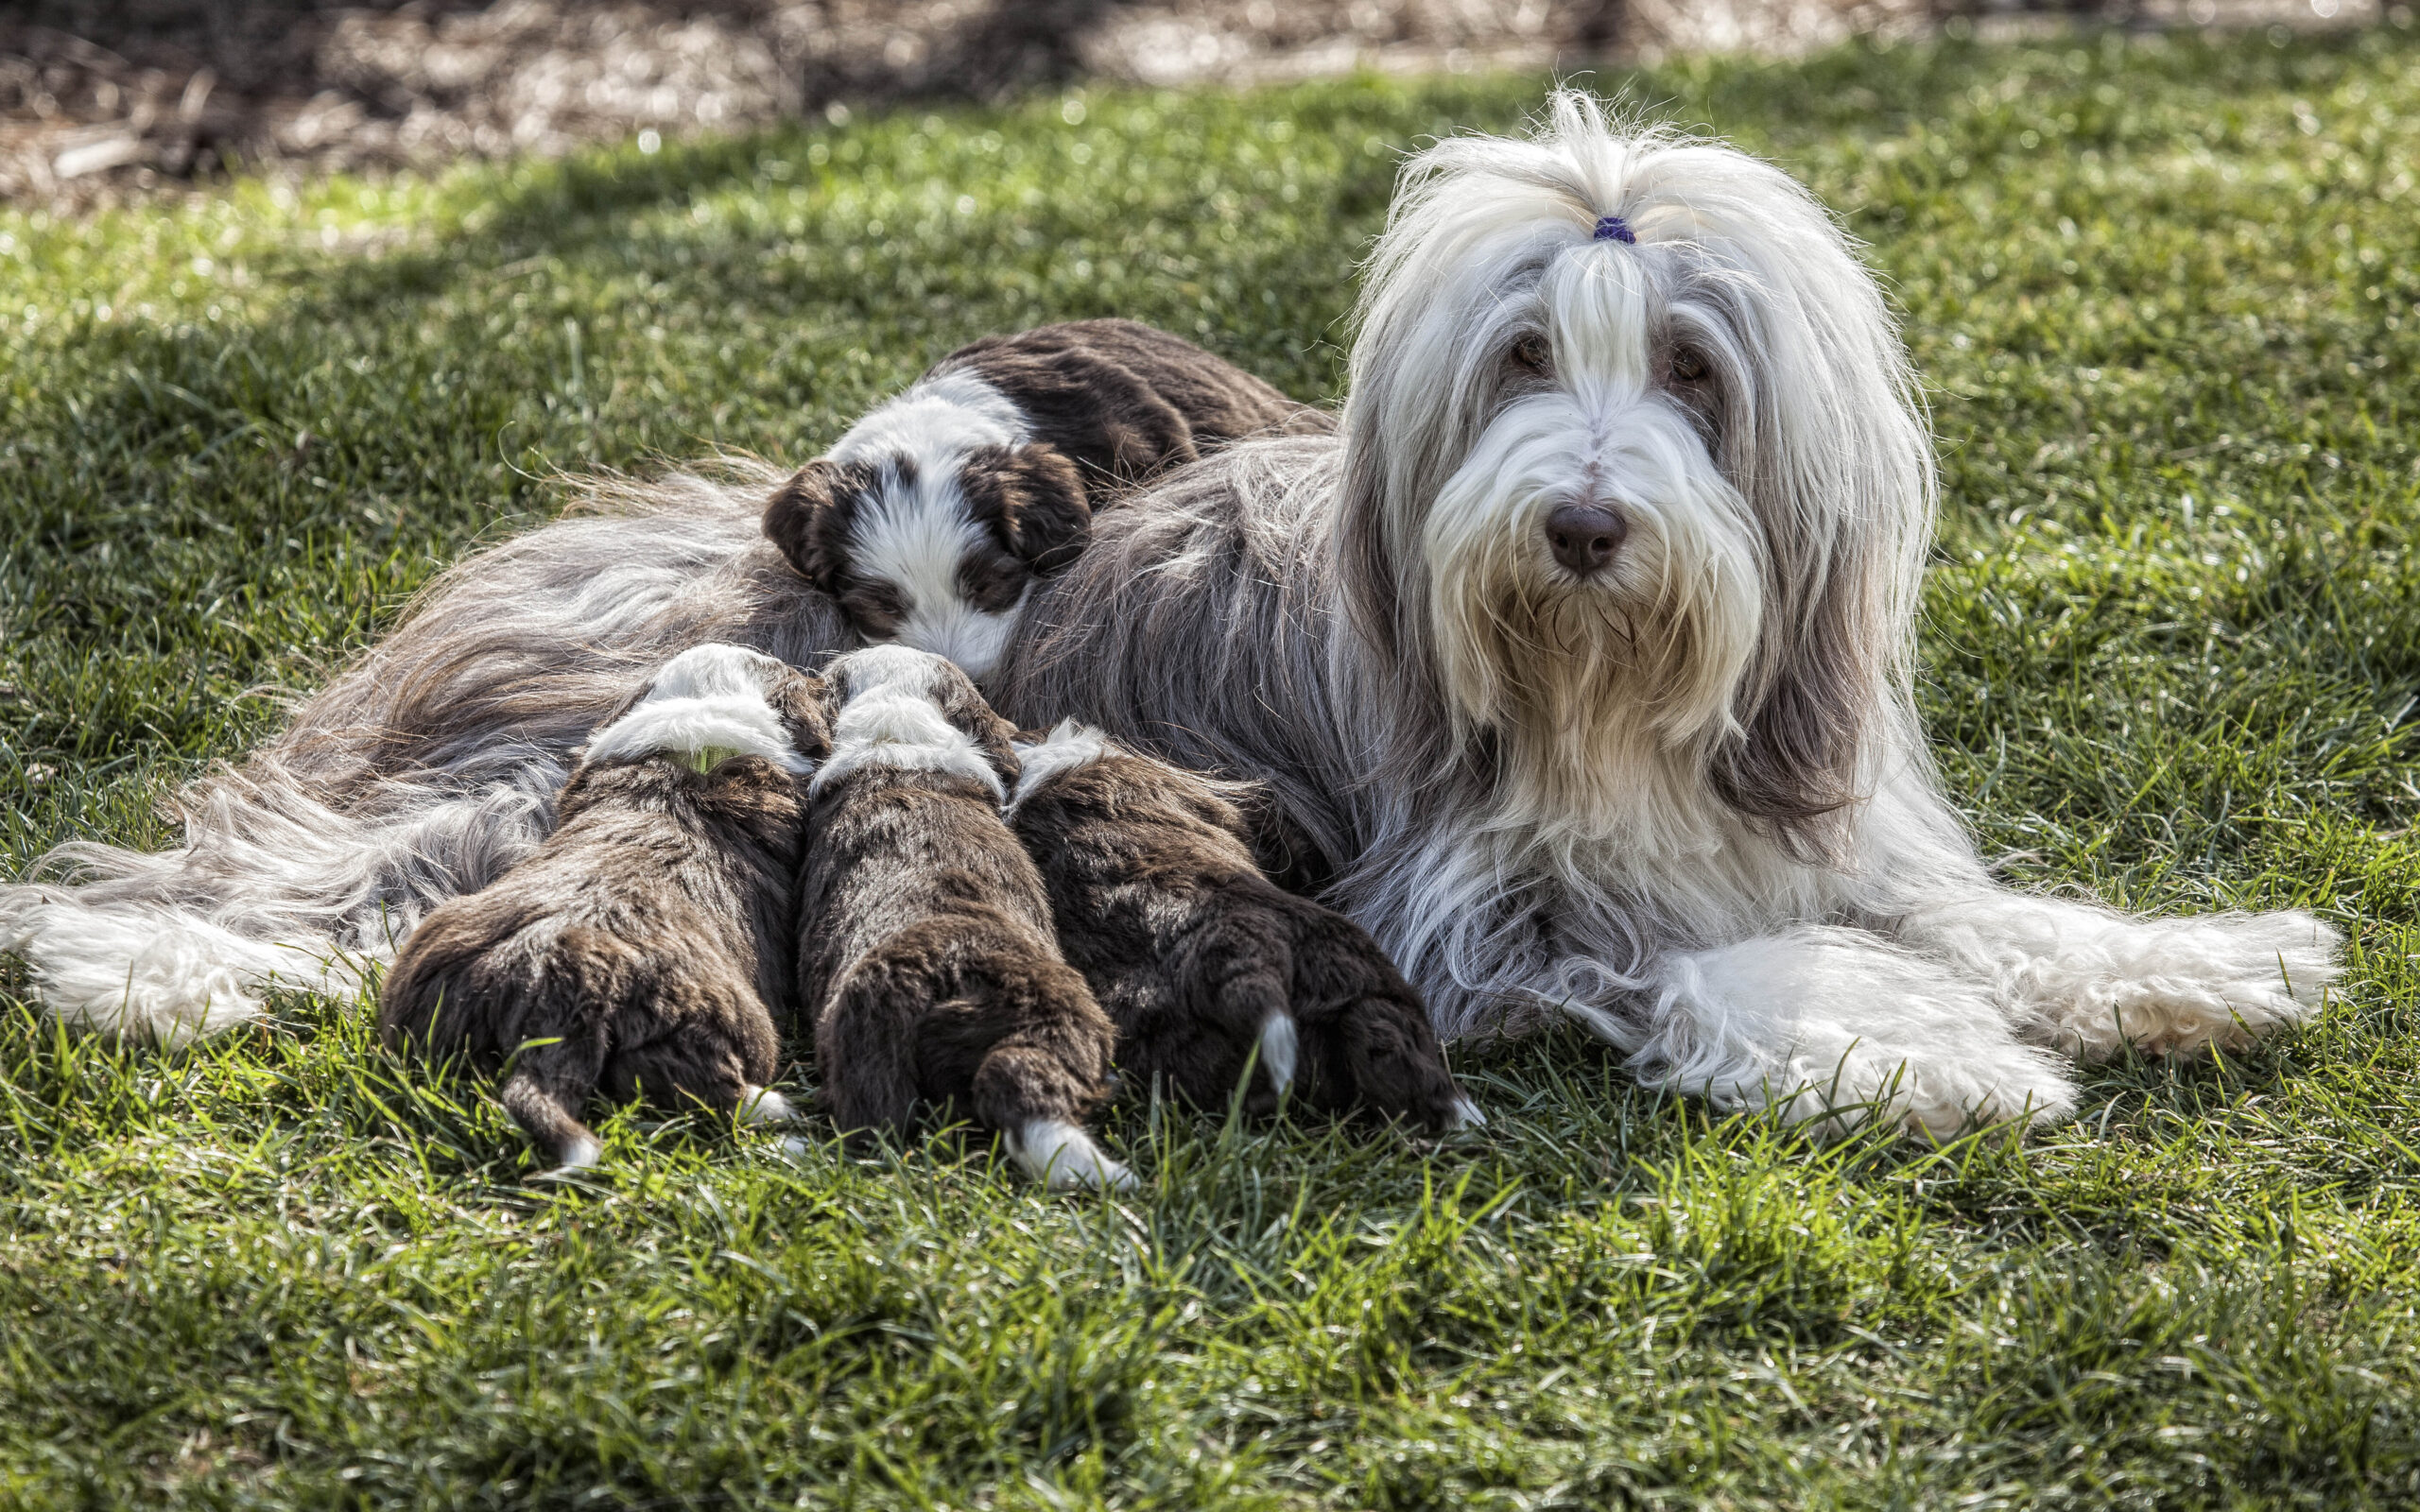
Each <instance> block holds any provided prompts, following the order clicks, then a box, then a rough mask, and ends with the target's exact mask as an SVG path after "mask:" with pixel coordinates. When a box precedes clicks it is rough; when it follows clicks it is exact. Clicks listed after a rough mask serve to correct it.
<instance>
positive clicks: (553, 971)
mask: <svg viewBox="0 0 2420 1512" xmlns="http://www.w3.org/2000/svg"><path fill="white" fill-rule="evenodd" d="M819 691H820V689H819V685H818V683H817V682H816V680H815V679H812V678H809V677H806V676H805V675H804V674H802V673H799V672H797V671H795V670H793V669H792V668H790V667H789V666H787V664H785V663H783V662H778V661H776V660H774V659H773V658H771V657H769V656H764V655H761V654H759V653H757V652H754V651H749V650H744V649H742V648H740V647H738V646H735V645H720V644H709V645H701V646H698V647H696V648H694V649H692V650H688V651H684V652H683V653H682V654H681V655H679V656H677V657H675V658H673V659H672V660H671V661H670V662H666V664H665V665H664V667H663V669H662V670H661V671H660V672H658V673H657V674H656V676H655V677H654V679H652V680H651V681H650V682H649V683H648V686H646V687H645V688H643V689H642V690H640V692H639V693H638V694H637V695H636V696H633V697H632V698H631V701H630V703H629V704H628V705H626V707H625V710H624V712H623V713H620V714H618V715H616V716H615V717H614V718H612V719H610V720H608V721H607V722H606V723H605V724H604V725H603V726H602V727H600V728H599V729H598V730H596V734H595V735H594V736H592V737H591V739H590V740H589V742H588V745H587V747H586V749H585V750H584V751H583V752H582V753H581V756H580V759H579V765H577V766H575V767H574V768H573V770H572V774H571V779H570V781H569V782H566V783H565V784H564V786H563V790H562V797H561V798H559V799H557V800H556V812H557V815H558V817H559V823H558V827H557V828H556V830H555V832H554V833H553V835H552V836H551V837H550V838H548V839H547V840H546V841H545V842H544V844H543V845H541V846H540V847H539V848H538V851H537V852H536V853H535V854H533V855H531V856H530V857H529V858H528V859H527V860H525V861H523V862H522V863H521V864H520V865H519V866H517V867H515V868H512V869H511V870H510V871H509V872H507V873H505V875H504V876H503V877H501V878H499V879H498V880H497V881H496V882H494V883H493V885H489V886H488V887H486V888H484V889H483V890H481V891H478V892H475V893H471V894H467V895H465V896H462V897H458V898H455V899H452V900H450V901H448V902H444V903H441V904H440V905H439V906H438V907H437V908H436V909H435V910H434V911H433V912H431V913H430V914H429V916H428V918H427V919H426V920H424V921H423V923H422V924H421V926H420V927H419V928H418V929H417V930H415V931H413V932H412V934H411V936H409V937H408V938H407V939H406V941H405V942H404V946H403V949H402V951H401V953H400V954H397V956H396V958H395V964H394V967H393V969H392V970H391V971H389V972H388V975H387V982H386V987H385V989H384V990H383V991H382V992H381V993H380V995H379V1012H378V1019H379V1030H380V1033H381V1034H382V1035H383V1036H384V1038H385V1040H386V1041H387V1043H388V1044H389V1045H390V1046H392V1047H394V1048H396V1049H398V1050H407V1051H412V1052H417V1053H418V1054H420V1055H423V1056H426V1057H431V1058H435V1057H443V1056H447V1055H460V1056H462V1057H465V1058H466V1059H467V1060H469V1061H470V1062H471V1063H472V1064H473V1065H475V1066H478V1067H480V1068H482V1069H484V1070H489V1071H493V1070H496V1069H498V1068H500V1067H503V1066H506V1065H510V1068H511V1069H510V1074H508V1075H507V1076H506V1078H505V1081H504V1086H503V1088H502V1089H501V1096H502V1099H503V1102H504V1106H505V1108H506V1110H507V1111H509V1112H510V1113H511V1114H512V1116H513V1118H514V1119H515V1120H517V1121H518V1122H519V1123H520V1125H521V1126H522V1127H523V1128H524V1129H527V1131H528V1133H529V1137H530V1138H531V1139H532V1140H534V1141H535V1142H536V1143H537V1144H538V1146H539V1148H540V1149H542V1150H544V1152H545V1154H546V1156H547V1158H548V1159H549V1160H552V1161H554V1162H555V1163H556V1164H557V1165H559V1166H563V1167H567V1168H571V1167H581V1166H590V1165H594V1164H596V1161H597V1160H598V1158H599V1156H600V1155H601V1154H602V1146H600V1145H599V1144H598V1143H597V1140H596V1135H594V1134H593V1133H591V1132H589V1130H588V1128H587V1127H586V1125H582V1124H581V1123H580V1121H579V1108H580V1105H581V1104H582V1103H583V1102H585V1101H586V1100H587V1099H588V1097H589V1096H590V1095H591V1094H592V1093H594V1092H596V1091H598V1090H599V1089H600V1088H601V1089H602V1090H604V1091H606V1092H608V1093H609V1094H610V1095H612V1096H614V1097H615V1098H617V1099H628V1098H630V1097H632V1096H634V1095H637V1094H639V1093H641V1092H644V1093H645V1094H646V1095H647V1096H648V1099H649V1100H650V1101H653V1102H656V1103H659V1104H663V1105H666V1106H674V1107H677V1106H680V1105H682V1104H683V1103H697V1104H702V1105H703V1106H704V1107H706V1108H711V1109H713V1110H715V1111H717V1112H721V1113H736V1114H738V1115H740V1116H742V1117H745V1118H747V1119H749V1120H750V1121H752V1122H760V1123H761V1122H766V1121H775V1120H778V1121H787V1120H788V1119H790V1118H791V1117H792V1116H793V1115H792V1112H791V1109H790V1107H789V1105H788V1103H787V1102H786V1101H785V1100H784V1099H783V1098H782V1096H781V1094H780V1093H778V1092H771V1091H766V1090H765V1085H764V1084H765V1083H767V1082H769V1081H770V1080H771V1079H772V1077H773V1073H774V1070H775V1067H776V1065H777V1064H778V1055H779V1050H780V1040H779V1036H778V1035H777V1033H776V1032H775V1029H774V1022H775V1016H776V1015H781V1016H785V1017H786V1016H787V1014H788V1012H789V1011H790V1007H791V1001H792V1000H791V993H792V990H793V986H794V975H793V967H792V963H791V959H790V953H789V938H790V932H791V931H792V930H793V929H794V928H795V923H794V912H795V910H794V900H795V897H796V882H797V875H798V866H799V851H800V846H801V836H802V828H801V827H802V821H803V817H804V815H803V809H804V791H803V787H804V784H803V783H802V782H800V781H799V779H800V778H801V777H802V776H803V775H804V774H805V773H806V772H808V771H810V770H812V769H813V767H814V764H815V762H816V760H817V759H818V758H819V757H821V755H822V754H823V752H824V750H825V748H826V741H825V726H824V716H823V712H822V709H821V704H820V702H819V698H818V694H819ZM548 1041H551V1042H548Z"/></svg>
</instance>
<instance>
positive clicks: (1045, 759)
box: [1009, 719, 1109, 817]
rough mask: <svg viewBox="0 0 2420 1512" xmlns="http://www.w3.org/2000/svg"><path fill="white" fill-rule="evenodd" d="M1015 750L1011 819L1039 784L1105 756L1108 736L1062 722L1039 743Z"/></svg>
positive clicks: (1085, 726) (1084, 726) (1010, 805)
mask: <svg viewBox="0 0 2420 1512" xmlns="http://www.w3.org/2000/svg"><path fill="white" fill-rule="evenodd" d="M1016 751H1017V791H1016V796H1015V797H1014V798H1012V799H1010V800H1009V814H1010V816H1011V817H1013V816H1015V814H1016V811H1017V805H1018V804H1020V803H1022V802H1024V801H1025V800H1026V796H1027V795H1028V794H1029V793H1033V792H1036V791H1038V790H1039V789H1040V788H1041V786H1042V784H1043V783H1045V782H1049V781H1050V780H1051V779H1053V778H1055V777H1057V776H1059V775H1060V774H1061V773H1063V772H1072V771H1074V770H1075V769H1076V768H1077V767H1079V766H1084V765H1090V764H1092V763H1094V762H1097V761H1098V760H1100V759H1101V758H1102V757H1103V756H1106V755H1108V754H1109V742H1108V737H1107V736H1105V735H1103V734H1102V733H1101V732H1100V731H1099V730H1095V729H1094V728H1093V727H1092V726H1090V725H1080V724H1078V723H1076V722H1075V721H1074V720H1072V719H1063V720H1061V721H1060V722H1059V726H1058V728H1057V729H1055V730H1051V731H1050V733H1049V734H1048V735H1046V736H1045V737H1044V738H1043V739H1041V740H1039V741H1035V742H1033V743H1032V744H1030V745H1029V744H1026V743H1024V742H1019V743H1018V745H1017V747H1016Z"/></svg>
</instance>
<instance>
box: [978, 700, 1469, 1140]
mask: <svg viewBox="0 0 2420 1512" xmlns="http://www.w3.org/2000/svg"><path fill="white" fill-rule="evenodd" d="M1025 763H1026V765H1025V772H1024V780H1023V782H1021V783H1020V784H1019V787H1018V790H1017V796H1016V802H1015V805H1014V807H1013V808H1012V809H1011V824H1012V826H1013V828H1014V829H1015V831H1016V833H1017V836H1018V838H1019V839H1021V840H1023V841H1024V842H1025V846H1026V849H1027V851H1028V852H1029V854H1031V855H1032V857H1033V859H1034V862H1035V865H1036V866H1037V868H1039V869H1040V870H1041V873H1042V877H1043V881H1044V885H1046V888H1047V889H1048V891H1049V895H1050V906H1051V911H1052V913H1053V915H1054V917H1055V918H1056V919H1057V920H1058V925H1059V940H1060V945H1061V947H1062V949H1063V950H1064V952H1065V953H1066V956H1067V959H1068V961H1069V962H1070V963H1071V964H1072V965H1074V966H1075V967H1077V968H1078V969H1079V970H1080V971H1082V972H1083V973H1084V977H1085V980H1087V981H1088V982H1090V983H1091V984H1092V988H1093V991H1094V993H1095V995H1096V996H1098V998H1099V1000H1100V1003H1101V1006H1102V1007H1103V1008H1105V1009H1106V1010H1107V1011H1108V1013H1109V1016H1110V1018H1111V1020H1112V1021H1113V1022H1115V1024H1116V1025H1117V1036H1118V1038H1117V1061H1118V1067H1119V1071H1120V1073H1121V1074H1123V1075H1124V1076H1126V1077H1128V1078H1130V1079H1131V1080H1132V1081H1134V1082H1136V1083H1138V1084H1141V1085H1144V1086H1149V1085H1151V1084H1153V1083H1157V1084H1159V1085H1160V1086H1162V1087H1164V1088H1166V1089H1167V1091H1171V1092H1173V1093H1175V1094H1176V1095H1178V1096H1180V1097H1183V1098H1185V1099H1187V1100H1190V1101H1192V1102H1194V1103H1197V1104H1201V1105H1207V1106H1211V1107H1220V1106H1224V1105H1225V1103H1226V1102H1227V1100H1228V1099H1229V1098H1230V1097H1231V1096H1233V1095H1234V1094H1235V1093H1236V1088H1237V1086H1238V1083H1239V1082H1240V1081H1241V1078H1242V1075H1243V1073H1244V1069H1245V1067H1246V1065H1247V1064H1248V1063H1250V1059H1249V1057H1254V1056H1257V1057H1258V1061H1259V1064H1258V1069H1257V1071H1256V1073H1255V1074H1254V1075H1253V1080H1252V1083H1251V1085H1250V1086H1249V1087H1248V1088H1246V1089H1245V1091H1244V1105H1245V1107H1246V1108H1250V1109H1253V1110H1254V1111H1261V1112H1267V1111H1271V1110H1273V1109H1274V1108H1275V1107H1276V1106H1277V1103H1278V1101H1279V1099H1280V1097H1281V1095H1284V1094H1285V1093H1286V1092H1287V1091H1288V1082H1289V1081H1290V1082H1291V1091H1292V1094H1293V1095H1295V1096H1299V1097H1302V1098H1304V1099H1305V1101H1307V1102H1308V1103H1309V1104H1310V1105H1311V1106H1314V1107H1318V1108H1326V1109H1331V1110H1343V1109H1346V1108H1368V1109H1371V1110H1373V1111H1375V1112H1377V1113H1380V1114H1382V1115H1387V1116H1393V1117H1401V1118H1404V1119H1407V1120H1409V1122H1411V1123H1413V1124H1416V1125H1421V1126H1423V1127H1426V1128H1430V1129H1445V1128H1453V1127H1459V1126H1461V1125H1464V1124H1469V1123H1475V1122H1478V1109H1477V1108H1475V1107H1474V1106H1473V1105H1472V1104H1471V1103H1470V1101H1469V1100H1468V1099H1467V1098H1465V1097H1463V1096H1462V1095H1461V1091H1460V1090H1459V1089H1458V1088H1456V1086H1455V1085H1454V1078H1453V1076H1452V1075H1451V1074H1449V1073H1448V1072H1447V1071H1446V1069H1445V1062H1444V1057H1443V1053H1442V1052H1441V1051H1440V1050H1439V1048H1438V1044H1437V1036H1436V1034H1435V1032H1434V1031H1433V1030H1431V1029H1430V1028H1429V1025H1428V1016H1427V1014H1426V1012H1425V1011H1424V1010H1423V1007H1422V1005H1421V1001H1420V995H1419V994H1418V993H1417V992H1415V991H1414V990H1413V989H1412V988H1411V987H1410V985H1409V983H1407V982H1405V981H1404V979H1403V976H1402V974H1401V973H1400V972H1398V971H1396V970H1395V968H1394V966H1393V964H1392V962H1390V961H1389V960H1388V959H1387V957H1386V954H1385V953H1384V952H1382V951H1381V950H1379V948H1378V946H1377V943H1376V941H1374V940H1373V939H1372V938H1371V937H1370V936H1369V935H1368V934H1367V933H1366V932H1364V931H1363V930H1362V929H1361V928H1360V926H1358V925H1357V924H1355V923H1354V922H1353V921H1352V920H1351V919H1346V918H1345V917H1344V916H1343V915H1341V914H1339V913H1336V912H1335V911H1333V910H1331V909H1327V908H1323V907H1322V906H1320V905H1319V904H1318V903H1315V902H1310V901H1309V900H1308V899H1305V898H1298V897H1295V896H1293V895H1292V894H1290V893H1288V892H1286V891H1284V890H1282V889H1281V888H1279V887H1278V886H1277V885H1275V884H1274V883H1272V882H1271V881H1270V880H1269V878H1268V877H1267V876H1265V875H1264V874H1263V873H1262V871H1261V869H1260V868H1259V867H1258V866H1256V865H1255V864H1254V863H1253V853H1252V849H1251V846H1250V843H1249V840H1248V829H1247V825H1246V820H1245V817H1244V816H1243V815H1242V813H1240V812H1239V811H1238V809H1237V807H1236V804H1235V803H1234V802H1232V801H1230V800H1229V796H1228V794H1226V793H1223V792H1221V791H1220V788H1221V786H1222V785H1223V784H1219V783H1214V782H1210V781H1208V780H1207V779H1205V778H1202V777H1201V776H1199V775H1197V774H1195V773H1192V772H1187V771H1183V770H1180V769H1179V768H1177V767H1174V766H1170V765H1167V764H1166V763H1164V762H1159V761H1154V760H1152V759H1151V758H1150V757H1147V756H1142V755H1138V754H1136V753H1135V752H1133V751H1132V750H1129V749H1127V748H1125V747H1121V746H1118V745H1116V744H1115V742H1112V741H1109V740H1107V739H1106V738H1104V737H1102V736H1100V735H1099V734H1098V732H1097V731H1093V730H1085V729H1082V728H1081V727H1079V726H1074V725H1063V726H1061V727H1060V729H1059V730H1057V731H1055V732H1054V733H1053V734H1052V735H1051V737H1050V738H1049V739H1048V740H1046V741H1043V742H1040V743H1037V744H1035V745H1033V746H1030V747H1027V748H1026V751H1025Z"/></svg>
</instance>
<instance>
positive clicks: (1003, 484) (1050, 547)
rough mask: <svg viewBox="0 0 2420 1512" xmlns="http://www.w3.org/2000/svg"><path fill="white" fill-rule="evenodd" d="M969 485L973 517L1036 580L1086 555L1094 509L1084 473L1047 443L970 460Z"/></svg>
mask: <svg viewBox="0 0 2420 1512" xmlns="http://www.w3.org/2000/svg"><path fill="white" fill-rule="evenodd" d="M965 479H966V503H967V508H968V512H969V513H971V514H972V515H973V516H974V517H975V518H976V519H977V520H980V521H983V522H985V523H986V524H989V525H990V526H991V527H992V530H993V533H994V535H996V536H998V537H999V541H1000V544H1001V545H1003V546H1005V547H1007V548H1008V549H1009V550H1010V551H1011V553H1013V554H1014V555H1016V556H1017V557H1018V558H1021V559H1023V560H1024V562H1025V563H1026V565H1028V566H1029V567H1031V568H1032V569H1033V572H1034V576H1038V577H1047V576H1051V575H1052V574H1053V573H1057V572H1062V571H1064V570H1065V569H1066V568H1067V567H1069V566H1071V565H1073V564H1074V562H1075V560H1076V558H1077V557H1078V556H1080V555H1081V554H1082V552H1083V549H1084V542H1085V541H1087V540H1088V539H1090V538H1091V535H1092V525H1093V510H1092V503H1091V500H1090V498H1089V497H1088V496H1087V495H1086V494H1085V492H1084V476H1083V472H1081V471H1080V469H1079V468H1078V467H1077V466H1076V464H1075V462H1074V461H1073V460H1071V459H1070V458H1069V457H1068V456H1067V455H1066V454H1065V453H1063V452H1062V451H1060V450H1059V449H1058V448H1056V447H1054V446H1050V445H1048V444H1046V443H1045V442H1042V441H1031V442H1028V443H1027V444H1026V445H1024V446H1020V447H1017V448H1015V449H1013V450H1011V449H1010V448H1008V447H1005V446H992V447H985V448H983V449H982V450H981V451H979V452H977V453H976V454H975V455H972V456H970V457H968V458H967V461H966V472H965Z"/></svg>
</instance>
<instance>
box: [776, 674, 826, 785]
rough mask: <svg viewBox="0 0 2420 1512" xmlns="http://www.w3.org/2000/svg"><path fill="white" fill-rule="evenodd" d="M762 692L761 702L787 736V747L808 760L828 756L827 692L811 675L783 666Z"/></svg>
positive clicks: (817, 678) (821, 681) (817, 679)
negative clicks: (763, 692) (771, 711)
mask: <svg viewBox="0 0 2420 1512" xmlns="http://www.w3.org/2000/svg"><path fill="white" fill-rule="evenodd" d="M783 674H784V675H783V676H781V677H779V678H776V679H773V680H772V682H771V683H770V684H769V686H768V687H767V688H766V689H765V701H766V702H767V703H769V704H770V705H772V709H773V713H774V715H775V716H776V717H778V718H779V719H780V720H781V722H782V729H783V730H785V731H787V733H788V735H789V737H790V746H791V747H792V748H793V749H795V750H796V751H797V752H798V753H799V754H800V755H802V756H804V757H805V758H807V759H808V760H809V761H817V762H820V761H821V760H823V759H824V758H825V757H827V756H829V755H831V754H832V713H833V704H832V702H831V689H830V688H829V687H828V686H827V685H826V683H825V680H824V679H821V678H819V677H817V676H815V675H814V674H813V673H809V672H801V671H799V670H797V669H796V668H794V667H785V668H784V669H783Z"/></svg>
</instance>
